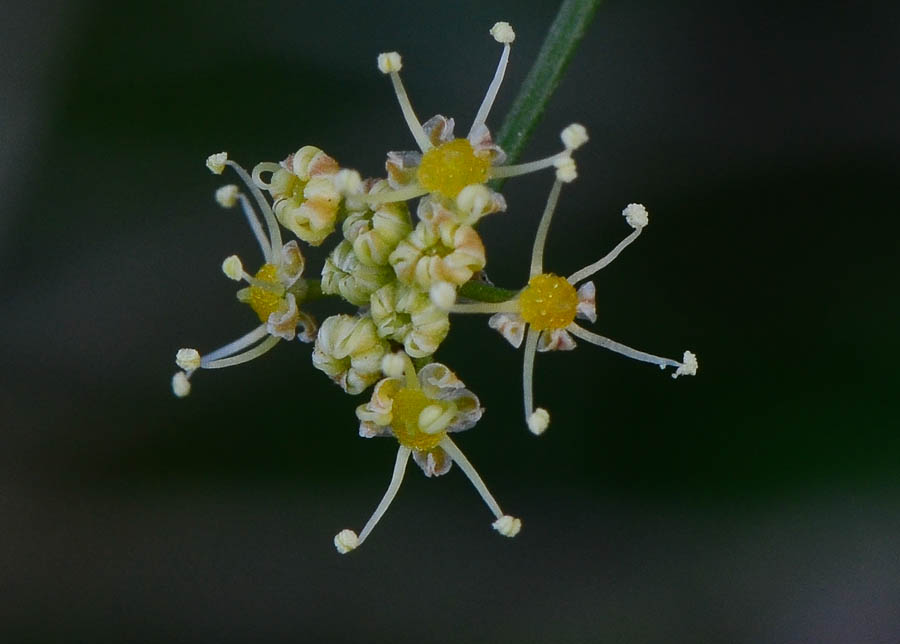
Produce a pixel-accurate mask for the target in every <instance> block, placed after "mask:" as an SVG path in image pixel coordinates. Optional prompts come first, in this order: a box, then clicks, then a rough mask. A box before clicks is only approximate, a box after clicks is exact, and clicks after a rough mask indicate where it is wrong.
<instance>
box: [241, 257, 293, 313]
mask: <svg viewBox="0 0 900 644" xmlns="http://www.w3.org/2000/svg"><path fill="white" fill-rule="evenodd" d="M254 277H255V278H256V279H258V280H259V281H260V282H265V283H267V284H271V285H272V288H271V289H269V288H266V287H264V286H251V287H250V288H249V289H247V304H249V305H250V308H251V309H253V310H254V312H255V313H256V315H258V316H259V321H260V322H263V323H265V322H267V321H268V319H269V316H270V315H271V314H272V313H274V312H275V311H278V310H280V309H282V308H283V307H284V298H283V297H282V294H283V292H284V289H283V288H282V287H281V284H280V283H279V282H278V269H277V268H276V267H275V265H274V264H263V265H262V268H260V269H259V272H257V273H256V275H254Z"/></svg>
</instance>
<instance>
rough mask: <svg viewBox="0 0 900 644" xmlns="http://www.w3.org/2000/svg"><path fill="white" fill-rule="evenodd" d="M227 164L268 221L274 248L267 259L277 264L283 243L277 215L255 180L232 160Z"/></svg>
mask: <svg viewBox="0 0 900 644" xmlns="http://www.w3.org/2000/svg"><path fill="white" fill-rule="evenodd" d="M225 163H227V164H228V165H229V166H231V167H232V168H233V169H234V171H235V172H237V174H238V176H239V177H240V178H241V181H243V182H244V184H246V186H247V187H248V188H249V189H250V193H251V194H252V195H253V198H254V199H255V200H256V205H257V206H258V207H259V210H260V212H261V213H262V215H263V218H264V219H265V220H266V227H267V228H268V229H269V243H270V245H271V248H272V255H271V257H270V258H267V259H268V260H269V261H270V263H272V264H277V263H278V258H279V256H280V255H281V244H282V242H281V230H280V229H279V228H278V220H277V219H275V213H274V212H272V208H271V207H270V206H269V202H268V201H266V198H265V196H264V195H263V193H262V191H260V189H259V186H257V185H256V184H255V183H253V179H251V178H250V175H249V174H247V171H246V170H244V169H243V168H242V167H241V166H239V165H238V164H237V163H235V162H234V161H232V160H231V159H228V160H227V161H226V162H225Z"/></svg>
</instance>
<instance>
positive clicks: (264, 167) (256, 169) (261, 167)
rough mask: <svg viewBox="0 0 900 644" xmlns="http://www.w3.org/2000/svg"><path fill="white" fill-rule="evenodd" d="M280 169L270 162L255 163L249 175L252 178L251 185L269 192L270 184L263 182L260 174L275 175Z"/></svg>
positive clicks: (279, 166)
mask: <svg viewBox="0 0 900 644" xmlns="http://www.w3.org/2000/svg"><path fill="white" fill-rule="evenodd" d="M281 169H282V167H281V165H280V164H278V163H273V162H272V161H263V162H261V163H257V164H256V165H255V166H253V171H252V172H251V173H250V176H251V177H252V178H253V183H255V184H256V185H257V186H259V187H260V188H262V189H263V190H269V189H271V187H272V184H271V183H270V182H266V181H263V178H262V173H263V172H268V173H270V174H275V173H276V172H278V171H279V170H281Z"/></svg>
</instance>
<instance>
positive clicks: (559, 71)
mask: <svg viewBox="0 0 900 644" xmlns="http://www.w3.org/2000/svg"><path fill="white" fill-rule="evenodd" d="M599 4H600V0H564V1H563V3H562V5H561V6H560V7H559V11H558V12H557V14H556V18H555V19H554V20H553V24H552V25H550V30H549V31H548V32H547V37H546V38H545V39H544V44H543V45H541V50H540V51H539V52H538V55H537V60H535V61H534V65H532V66H531V70H530V71H529V72H528V76H526V77H525V82H524V83H522V87H521V89H520V90H519V94H518V96H516V99H515V101H513V105H512V108H511V109H510V111H509V114H507V116H506V120H505V121H504V122H503V125H502V126H501V128H500V133H499V134H498V135H497V143H498V144H499V145H500V147H501V148H503V150H504V151H505V152H506V157H507V161H506V162H507V163H515V161H516V160H517V159H518V158H519V155H520V154H521V153H522V148H524V147H525V144H526V143H527V142H528V139H529V138H530V137H531V134H532V132H533V131H534V128H535V126H536V125H537V122H538V121H539V120H540V118H541V116H542V115H543V113H544V109H545V108H546V107H547V103H548V102H549V101H550V96H551V95H552V94H553V92H554V91H555V90H556V87H557V86H558V85H559V82H560V80H562V76H563V73H564V72H565V71H566V67H567V66H568V65H569V61H571V60H572V56H573V55H574V54H575V49H577V48H578V45H579V43H580V42H581V39H582V37H583V36H584V33H585V31H587V28H588V26H589V25H590V24H591V20H592V19H593V18H594V13H595V12H596V11H597V6H598V5H599ZM502 183H503V181H502V180H497V181H495V182H494V187H495V188H498V189H499V187H500V186H501V185H502Z"/></svg>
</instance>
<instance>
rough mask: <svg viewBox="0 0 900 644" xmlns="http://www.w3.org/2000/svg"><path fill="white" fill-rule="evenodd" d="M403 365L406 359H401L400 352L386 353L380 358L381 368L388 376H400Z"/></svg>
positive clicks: (401, 375)
mask: <svg viewBox="0 0 900 644" xmlns="http://www.w3.org/2000/svg"><path fill="white" fill-rule="evenodd" d="M405 367H406V361H405V360H404V359H403V355H402V352H399V351H398V352H397V353H386V354H385V355H384V357H383V358H382V359H381V370H382V371H383V372H384V375H386V376H387V377H388V378H402V377H403V369H404V368H405Z"/></svg>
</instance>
